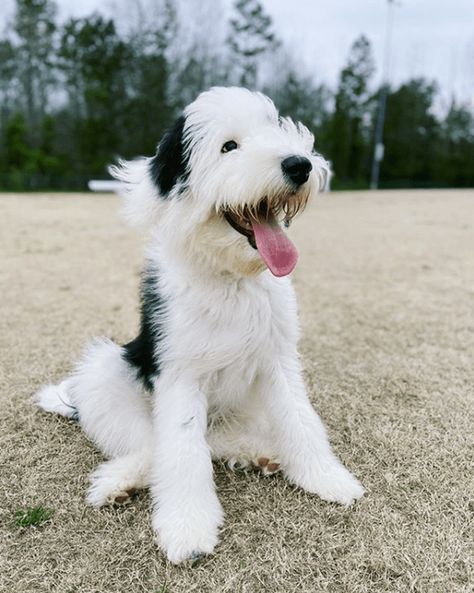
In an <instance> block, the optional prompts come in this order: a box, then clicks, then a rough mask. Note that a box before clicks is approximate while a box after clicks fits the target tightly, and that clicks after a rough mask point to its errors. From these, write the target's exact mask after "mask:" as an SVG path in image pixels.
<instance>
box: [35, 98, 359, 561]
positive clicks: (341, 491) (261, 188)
mask: <svg viewBox="0 0 474 593" xmlns="http://www.w3.org/2000/svg"><path fill="white" fill-rule="evenodd" d="M111 172H112V174H113V175H114V176H115V177H116V178H117V179H118V180H120V181H121V182H122V184H123V187H124V191H123V193H124V198H125V208H126V212H127V213H128V217H129V219H130V220H131V221H132V222H133V223H136V224H144V225H148V226H149V227H150V242H149V248H148V252H147V263H146V266H145V272H144V276H143V283H142V292H141V302H142V306H141V326H140V332H139V335H138V337H137V338H136V339H135V340H133V341H132V342H130V343H129V344H126V345H125V346H119V345H117V344H114V343H113V342H111V341H109V340H106V339H101V340H97V341H95V342H94V343H93V344H92V345H91V346H89V348H88V349H87V351H86V353H85V355H84V357H83V359H82V361H81V362H80V363H79V364H78V366H77V368H76V371H75V373H74V374H73V375H72V376H71V377H69V378H67V379H66V380H64V381H63V382H62V383H61V384H59V385H57V386H55V385H48V386H45V387H43V388H42V389H41V390H40V391H39V392H38V393H37V394H36V402H37V404H38V405H39V406H41V407H42V408H43V409H45V410H48V411H51V412H57V413H59V414H63V415H64V416H69V417H75V418H77V419H78V420H79V422H80V424H81V426H82V428H83V430H84V432H85V433H86V434H87V435H88V437H89V438H90V439H92V441H93V442H94V443H95V444H96V445H97V447H98V448H99V449H100V450H101V451H102V452H103V454H104V455H105V456H106V457H107V458H109V461H107V462H105V463H103V464H102V465H100V466H99V468H98V469H97V470H96V471H95V473H94V474H93V475H92V479H91V487H90V490H89V493H88V501H89V503H90V504H92V505H95V506H101V505H104V504H106V503H110V502H124V501H126V500H127V498H128V497H129V496H130V495H131V493H132V492H133V491H134V490H136V489H137V488H143V487H148V486H149V487H150V488H151V494H152V498H153V528H154V530H155V532H156V535H157V540H158V543H159V544H160V546H161V548H162V549H163V551H164V552H165V554H166V556H167V557H168V559H169V560H170V561H171V562H175V563H178V562H181V561H184V560H186V559H188V558H194V557H196V556H200V555H202V554H209V553H211V552H212V551H213V550H214V547H215V545H216V544H217V541H218V529H219V526H220V525H221V524H222V521H223V513H222V509H221V505H220V503H219V500H218V498H217V494H216V490H215V486H214V482H213V470H212V461H211V460H212V458H215V459H224V460H226V461H227V462H228V463H229V465H230V466H231V467H232V466H235V465H236V464H238V465H240V466H247V465H252V464H253V465H255V466H256V467H260V468H261V469H262V470H263V471H264V473H272V472H274V471H277V470H278V469H281V471H282V472H283V474H284V476H285V477H286V478H287V479H288V480H290V481H291V482H292V483H293V484H296V485H298V486H300V487H301V488H304V489H305V490H307V491H308V492H312V493H315V494H318V495H319V496H320V497H321V498H322V499H324V500H327V501H334V502H339V503H341V504H345V505H348V504H350V503H352V502H353V501H354V500H355V499H357V498H359V497H360V496H362V494H363V488H362V486H361V485H360V484H359V482H358V481H357V480H356V479H355V478H354V477H353V476H352V475H351V474H350V473H349V472H348V471H347V470H346V469H345V468H344V467H343V465H342V464H341V463H340V461H339V460H338V459H337V457H336V456H335V455H334V453H333V452H332V451H331V448H330V445H329V442H328V439H327V436H326V432H325V430H324V427H323V425H322V423H321V421H320V419H319V417H318V415H317V414H316V412H315V411H314V409H313V408H312V406H311V404H310V402H309V399H308V396H307V393H306V389H305V385H304V381H303V377H302V368H301V363H300V359H299V356H298V351H297V342H298V320H297V309H296V300H295V295H294V292H293V288H292V285H291V281H290V278H289V277H288V275H289V274H290V273H291V271H292V270H293V268H294V266H295V264H296V260H297V251H296V248H295V247H294V245H293V243H292V242H291V241H290V239H289V238H288V237H287V236H286V234H285V232H284V228H283V227H284V226H285V225H286V226H287V225H288V224H289V222H290V221H291V219H292V218H293V216H294V215H295V214H296V213H297V212H298V211H299V210H302V209H303V208H304V206H305V205H306V203H307V201H308V200H309V199H310V198H311V197H312V196H313V195H314V194H316V192H317V191H318V189H321V188H322V187H323V186H324V184H325V182H326V179H327V176H328V174H329V171H328V165H327V163H326V161H325V160H324V159H323V158H322V157H321V156H319V155H318V154H316V153H315V152H314V151H313V136H312V135H311V133H310V132H309V131H308V130H307V129H306V128H305V127H304V126H303V125H301V124H295V123H293V122H292V121H291V120H290V119H286V118H280V117H279V116H278V113H277V110H276V109H275V106H274V105H273V103H272V102H271V101H270V99H268V98H267V97H265V96H263V95H261V94H259V93H253V92H250V91H248V90H245V89H241V88H213V89H211V90H210V91H207V92H204V93H202V94H201V95H200V96H199V97H198V98H197V99H196V100H195V101H194V102H193V103H191V104H190V105H189V106H188V107H187V108H186V109H185V110H184V112H183V115H182V116H181V117H180V118H179V119H178V120H177V121H176V123H175V124H174V126H173V127H171V128H170V129H169V130H168V131H167V132H166V133H165V134H164V136H163V138H162V140H161V142H160V143H159V145H158V149H157V153H156V155H155V156H154V157H152V158H142V159H139V160H136V161H133V162H121V163H120V164H119V165H118V166H116V167H112V168H111Z"/></svg>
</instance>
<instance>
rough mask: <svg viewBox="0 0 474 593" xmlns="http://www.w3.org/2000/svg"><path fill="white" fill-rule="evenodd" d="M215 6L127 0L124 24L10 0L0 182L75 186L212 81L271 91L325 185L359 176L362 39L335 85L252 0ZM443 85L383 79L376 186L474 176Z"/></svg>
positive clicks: (370, 122)
mask: <svg viewBox="0 0 474 593" xmlns="http://www.w3.org/2000/svg"><path fill="white" fill-rule="evenodd" d="M188 4H189V3H188ZM218 5H219V2H218V1H217V0H212V1H210V0H207V1H206V0H203V2H202V3H201V4H200V7H199V14H190V12H189V11H190V10H191V9H190V8H189V6H188V7H186V6H185V3H181V4H180V3H179V0H153V1H152V0H134V2H127V7H128V9H127V10H128V14H129V15H131V14H133V18H131V17H130V19H126V21H125V22H124V20H123V19H120V18H119V17H117V18H115V19H110V18H107V17H105V16H104V15H101V14H100V13H94V14H92V15H90V16H87V17H84V18H71V19H69V20H67V21H66V22H62V23H60V22H59V21H58V19H57V7H56V5H55V3H54V0H16V8H15V12H14V15H13V17H12V22H11V23H10V26H9V27H8V29H7V31H6V33H5V34H4V36H3V38H2V39H0V189H3V190H35V189H65V190H72V189H84V188H85V187H86V184H87V181H88V180H89V179H91V178H104V177H106V166H107V165H108V164H109V163H110V162H112V161H113V160H114V159H116V158H117V157H118V156H120V157H124V158H132V157H134V156H137V155H142V154H147V155H150V154H153V153H154V151H155V148H156V143H157V141H158V139H159V138H160V135H161V134H162V132H163V130H164V129H165V127H166V126H167V125H168V124H169V123H170V122H171V121H172V119H173V118H174V117H175V116H176V115H177V114H178V113H179V111H180V110H181V109H182V108H183V106H184V105H186V104H187V103H188V102H189V101H191V100H192V99H193V98H194V97H195V96H196V95H197V94H198V93H199V92H200V91H201V90H204V89H206V88H208V87H210V86H212V85H216V84H218V85H244V86H247V87H249V88H253V89H259V90H262V91H263V92H265V93H267V94H269V95H270V96H271V97H272V98H273V99H274V101H275V103H276V104H277V106H278V107H279V109H280V111H281V112H282V113H283V114H289V115H291V116H292V117H294V118H296V119H300V120H302V121H303V122H304V123H305V124H306V125H307V126H308V127H309V128H310V129H311V130H312V131H313V133H314V134H315V137H316V146H317V149H318V150H319V152H321V153H322V154H324V155H325V156H326V157H327V158H329V159H330V160H331V161H332V164H333V169H334V172H335V178H334V183H333V184H334V187H340V188H344V187H347V188H353V187H361V188H362V187H367V186H368V184H369V180H370V167H371V159H372V154H373V145H374V140H373V138H374V126H375V119H376V112H377V97H378V90H376V91H375V92H374V89H373V77H374V74H375V67H374V60H373V56H372V51H371V46H370V42H369V40H368V39H367V38H366V37H364V36H361V37H359V38H358V39H356V40H355V42H354V43H353V45H352V47H351V50H350V53H349V56H348V59H347V62H346V65H345V67H344V68H343V70H342V71H341V73H340V76H339V82H338V86H337V88H336V90H335V91H332V90H331V89H329V88H328V87H327V86H326V85H325V84H322V83H318V82H317V79H315V76H314V75H313V73H312V74H311V75H310V74H309V73H307V72H306V73H305V72H303V71H302V68H301V65H300V64H295V63H294V62H293V60H292V57H291V53H290V52H289V50H288V49H287V48H286V47H285V46H284V44H283V43H282V42H281V40H280V39H279V38H278V36H277V35H276V33H275V30H274V27H273V23H272V20H271V18H270V17H269V15H267V14H266V13H265V11H264V10H263V8H262V6H261V4H260V3H259V1H258V0H235V2H234V6H233V11H232V14H231V17H230V19H229V21H228V22H226V21H225V20H224V18H223V17H222V16H221V12H220V11H219V9H218ZM132 9H133V10H132ZM129 21H130V22H129ZM190 23H193V24H194V28H190V27H189V24H190ZM438 92H439V89H438V87H437V85H436V84H435V83H434V82H432V81H428V80H425V79H423V78H418V79H413V80H409V81H407V82H405V83H403V84H402V85H400V86H399V87H398V88H389V89H388V97H387V109H386V123H385V131H384V144H385V156H384V160H383V162H382V165H381V186H382V187H422V186H460V187H462V186H465V187H466V186H474V114H473V112H472V110H470V109H469V108H468V107H467V106H465V105H462V104H460V103H459V102H456V100H454V99H453V100H452V102H451V105H450V107H449V109H447V111H446V113H445V114H444V115H443V116H442V117H441V116H440V115H439V114H438V113H437V112H436V111H435V110H434V108H433V106H434V103H435V100H436V98H437V94H438Z"/></svg>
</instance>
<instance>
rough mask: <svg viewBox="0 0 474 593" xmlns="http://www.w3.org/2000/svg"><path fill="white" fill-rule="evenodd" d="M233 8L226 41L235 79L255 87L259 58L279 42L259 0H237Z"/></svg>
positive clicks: (242, 83) (274, 47)
mask: <svg viewBox="0 0 474 593" xmlns="http://www.w3.org/2000/svg"><path fill="white" fill-rule="evenodd" d="M234 11H235V15H234V17H233V18H232V19H231V20H230V27H231V32H230V35H229V37H228V40H227V41H228V44H229V46H230V49H231V51H232V54H233V58H234V59H235V60H236V61H237V66H238V69H239V71H240V72H239V75H238V82H239V84H241V85H243V86H247V87H250V88H255V87H256V85H257V82H258V64H259V59H260V58H261V56H262V55H263V54H265V53H267V52H269V51H270V50H275V49H276V48H277V47H278V46H279V45H280V42H279V41H278V40H277V38H276V36H275V34H274V32H273V30H272V26H273V24H272V19H271V18H270V16H268V15H267V14H266V13H265V11H264V10H263V8H262V5H261V4H260V2H259V1H258V0H236V2H235V4H234Z"/></svg>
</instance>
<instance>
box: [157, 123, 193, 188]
mask: <svg viewBox="0 0 474 593" xmlns="http://www.w3.org/2000/svg"><path fill="white" fill-rule="evenodd" d="M185 121H186V120H185V117H184V115H181V116H180V117H179V118H178V119H177V120H176V121H175V123H174V125H173V126H172V127H171V128H168V130H166V132H165V133H164V135H163V138H162V139H161V141H160V143H159V144H158V149H157V152H156V155H155V156H154V157H153V158H152V160H151V162H150V173H151V178H152V179H153V181H154V183H155V184H156V186H157V188H158V189H159V191H160V194H161V196H162V197H163V198H166V197H167V196H168V194H169V193H170V191H171V190H172V189H173V187H174V186H175V184H176V183H177V182H178V181H185V179H186V177H187V175H188V171H187V167H188V158H187V154H186V149H185V146H184V141H183V131H184V123H185Z"/></svg>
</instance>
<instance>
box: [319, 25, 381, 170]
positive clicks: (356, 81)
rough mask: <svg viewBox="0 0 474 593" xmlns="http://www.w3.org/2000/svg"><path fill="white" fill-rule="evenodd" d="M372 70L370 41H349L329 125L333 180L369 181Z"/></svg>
mask: <svg viewBox="0 0 474 593" xmlns="http://www.w3.org/2000/svg"><path fill="white" fill-rule="evenodd" d="M374 70H375V67H374V61H373V57H372V51H371V47H370V42H369V40H368V39H367V38H366V37H365V36H364V35H361V36H360V37H359V38H358V39H356V41H355V42H354V43H353V44H352V47H351V50H350V54H349V58H348V61H347V65H346V66H345V68H344V69H343V70H342V72H341V74H340V77H339V86H338V89H337V93H336V99H335V109H334V114H333V117H332V121H331V125H330V127H329V136H330V146H329V150H330V157H331V160H332V162H333V168H334V171H335V174H336V180H338V179H339V180H357V181H359V182H365V181H367V182H368V158H369V152H370V131H371V128H370V125H368V124H369V123H370V119H371V117H370V116H371V99H372V97H371V94H370V89H369V83H370V79H371V77H372V75H373V73H374Z"/></svg>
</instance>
